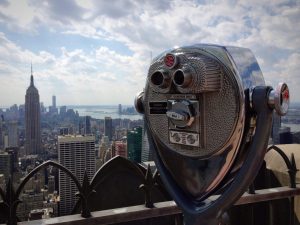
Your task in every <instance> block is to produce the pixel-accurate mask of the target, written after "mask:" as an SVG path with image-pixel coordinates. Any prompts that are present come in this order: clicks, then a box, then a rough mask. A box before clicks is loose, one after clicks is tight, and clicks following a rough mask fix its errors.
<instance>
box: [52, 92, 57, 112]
mask: <svg viewBox="0 0 300 225" xmlns="http://www.w3.org/2000/svg"><path fill="white" fill-rule="evenodd" d="M52 107H53V109H56V96H55V95H53V96H52Z"/></svg>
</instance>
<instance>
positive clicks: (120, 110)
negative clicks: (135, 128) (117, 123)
mask: <svg viewBox="0 0 300 225" xmlns="http://www.w3.org/2000/svg"><path fill="white" fill-rule="evenodd" d="M118 110H119V115H121V114H122V105H121V104H119V107H118Z"/></svg>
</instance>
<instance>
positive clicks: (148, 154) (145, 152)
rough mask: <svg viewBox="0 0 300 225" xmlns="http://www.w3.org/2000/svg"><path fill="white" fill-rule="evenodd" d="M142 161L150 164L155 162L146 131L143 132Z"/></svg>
mask: <svg viewBox="0 0 300 225" xmlns="http://www.w3.org/2000/svg"><path fill="white" fill-rule="evenodd" d="M141 155H142V156H141V161H142V162H148V161H153V160H154V158H153V153H152V151H150V146H149V141H148V134H147V132H146V131H145V130H143V143H142V153H141Z"/></svg>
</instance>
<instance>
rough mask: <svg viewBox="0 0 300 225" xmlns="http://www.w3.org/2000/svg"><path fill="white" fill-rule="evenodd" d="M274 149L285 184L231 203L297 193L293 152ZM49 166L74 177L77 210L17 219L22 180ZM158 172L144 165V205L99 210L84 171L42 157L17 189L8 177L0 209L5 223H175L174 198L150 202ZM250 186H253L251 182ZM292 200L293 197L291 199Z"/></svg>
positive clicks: (177, 211)
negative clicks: (172, 220)
mask: <svg viewBox="0 0 300 225" xmlns="http://www.w3.org/2000/svg"><path fill="white" fill-rule="evenodd" d="M270 150H275V151H276V152H278V153H279V155H280V156H281V157H282V158H283V160H284V162H285V164H286V166H287V169H288V170H287V171H288V174H289V178H290V185H289V187H287V186H286V187H278V188H269V189H262V190H254V188H251V191H249V192H248V193H245V194H244V195H243V196H242V197H241V198H240V199H239V200H238V201H237V202H236V203H235V205H245V204H251V203H258V202H267V201H272V200H276V199H283V198H293V197H294V196H296V195H300V185H296V173H297V171H298V169H297V167H296V162H295V158H294V155H293V154H292V155H291V157H290V159H289V158H288V157H287V156H286V154H285V153H284V152H283V151H282V150H281V149H280V148H278V147H277V146H271V147H269V148H268V149H267V151H270ZM48 166H53V167H56V168H58V169H60V170H61V171H63V172H64V173H66V174H67V175H68V176H70V178H71V179H72V180H73V181H74V183H75V184H76V186H77V188H78V190H79V191H78V193H77V196H79V198H80V201H79V203H80V204H81V214H76V215H69V216H62V217H55V218H50V219H46V220H36V221H26V222H18V218H17V216H16V212H17V206H18V204H19V203H20V202H21V201H20V199H19V197H20V194H21V191H22V190H23V188H24V186H25V184H26V183H27V182H28V181H29V179H30V178H31V177H33V176H34V175H35V174H36V173H37V172H38V171H40V170H41V169H43V168H45V167H48ZM157 178H158V173H157V171H156V172H155V173H154V174H152V172H151V169H150V166H148V168H147V171H146V175H145V178H144V181H143V183H142V184H141V185H140V186H139V188H140V189H142V190H144V198H145V204H144V205H137V206H131V207H123V208H118V209H109V210H101V211H95V212H91V211H90V205H89V196H90V195H91V193H93V192H95V191H94V187H93V186H92V185H91V184H92V182H89V180H88V177H87V174H86V173H85V175H84V179H83V182H82V184H80V182H79V181H78V179H77V178H76V177H75V176H74V175H73V174H72V172H71V171H69V170H68V169H67V168H65V167H64V166H63V165H61V164H59V163H57V162H53V161H46V162H44V163H43V164H41V165H39V166H37V167H36V168H34V169H33V170H32V171H31V172H30V173H29V174H28V175H27V176H26V177H25V178H24V180H23V181H22V182H21V184H20V185H19V186H18V188H17V190H16V191H14V188H13V185H12V182H11V181H10V180H9V182H8V184H7V185H6V190H5V191H4V190H2V189H1V188H0V195H1V197H2V200H3V201H2V203H1V204H0V206H1V207H0V210H2V211H3V212H4V213H3V215H5V218H4V219H5V221H6V222H5V224H6V225H17V224H24V225H35V224H36V225H37V224H39V225H41V224H56V225H63V224H71V225H81V224H97V225H100V224H116V223H120V222H128V221H136V220H143V219H150V218H155V217H163V216H170V215H176V217H175V218H176V224H181V223H182V215H181V214H182V212H181V210H180V209H179V208H178V207H177V205H176V203H175V202H174V201H166V202H159V203H153V201H152V197H151V196H152V189H153V187H154V185H155V183H156V181H157ZM252 187H253V186H252ZM210 198H211V199H214V198H215V199H216V198H218V195H214V196H211V197H210ZM292 204H294V201H292Z"/></svg>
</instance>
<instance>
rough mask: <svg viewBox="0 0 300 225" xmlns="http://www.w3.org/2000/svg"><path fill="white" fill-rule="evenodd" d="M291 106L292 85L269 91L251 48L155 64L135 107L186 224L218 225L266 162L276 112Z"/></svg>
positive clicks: (218, 49)
mask: <svg viewBox="0 0 300 225" xmlns="http://www.w3.org/2000/svg"><path fill="white" fill-rule="evenodd" d="M288 105H289V89H288V86H287V85H286V84H284V83H280V84H279V85H278V87H277V88H276V89H273V88H272V87H269V86H266V85H265V82H264V78H263V75H262V73H261V70H260V68H259V66H258V64H257V61H256V59H255V57H254V55H253V54H252V52H251V51H250V50H249V49H245V48H239V47H224V46H216V45H194V46H189V47H182V48H177V49H174V50H170V51H167V52H164V53H163V54H161V55H159V56H158V57H156V58H155V59H154V60H153V61H152V63H151V65H150V68H149V73H148V76H147V81H146V87H145V89H144V91H143V92H141V93H140V94H138V95H137V97H136V99H135V106H136V109H137V111H138V112H140V113H143V114H144V117H145V120H146V123H145V124H146V129H147V132H148V139H149V144H150V148H151V150H153V153H154V157H155V163H156V166H157V168H158V170H159V172H160V175H161V178H162V180H163V181H164V184H165V185H166V188H167V190H168V191H169V193H170V194H171V195H172V197H173V198H174V200H175V201H176V203H177V204H178V205H179V207H181V208H182V210H183V214H184V220H185V224H187V225H194V224H200V225H208V224H209V225H217V224H219V223H220V217H221V215H222V214H223V213H224V212H225V211H226V210H227V209H228V208H229V207H230V206H232V205H233V204H234V202H235V201H236V200H237V199H238V198H239V197H240V196H241V195H242V194H243V193H244V191H245V190H246V189H247V188H248V186H249V185H250V184H251V182H252V181H253V180H254V178H255V176H256V174H257V172H258V170H259V168H260V166H261V164H262V162H263V159H264V155H265V152H266V148H267V144H268V139H269V135H270V130H271V126H272V111H273V109H275V110H276V111H277V113H278V114H279V115H284V114H286V112H287V110H288ZM212 195H214V196H213V197H212ZM216 196H218V197H216Z"/></svg>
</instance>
